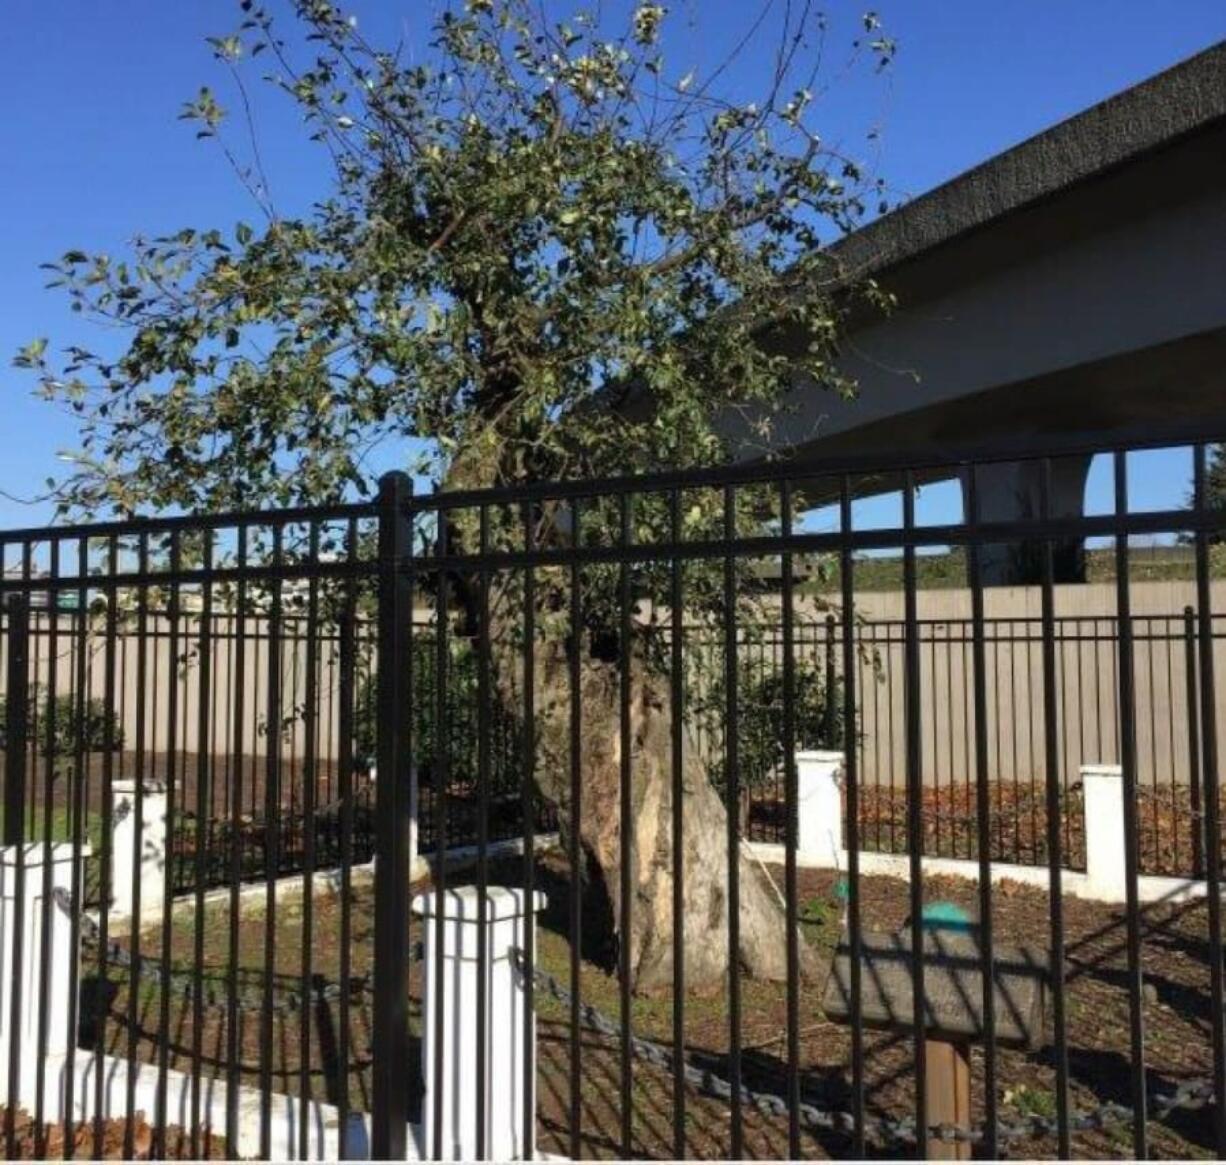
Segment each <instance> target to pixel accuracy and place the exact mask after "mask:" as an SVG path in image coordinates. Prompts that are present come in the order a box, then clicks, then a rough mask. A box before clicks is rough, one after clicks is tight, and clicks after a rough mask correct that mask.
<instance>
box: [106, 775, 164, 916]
mask: <svg viewBox="0 0 1226 1165" xmlns="http://www.w3.org/2000/svg"><path fill="white" fill-rule="evenodd" d="M111 788H112V791H113V793H114V809H113V813H112V817H111V820H112V821H113V823H114V825H113V828H112V832H111V841H112V848H111V911H112V913H113V914H115V915H116V916H120V917H124V918H131V917H132V906H133V889H134V885H135V883H134V880H133V879H134V877H135V878H136V879H139V881H140V921H141V922H142V923H148V922H155V921H157V920H158V919H159V918H161V917H162V907H163V904H164V896H165V892H166V855H167V847H166V789H165V786H163V785H160V784H153V783H150V782H146V783H145V791H144V795H143V796H142V798H141V802H142V804H141V818H142V822H141V829H140V838H139V842H140V852H139V853H138V852H137V840H138V839H137V831H136V782H135V781H134V780H131V779H129V778H119V779H118V780H116V781H115V782H114V783H113V784H112V786H111Z"/></svg>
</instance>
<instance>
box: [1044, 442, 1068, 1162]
mask: <svg viewBox="0 0 1226 1165" xmlns="http://www.w3.org/2000/svg"><path fill="white" fill-rule="evenodd" d="M1039 493H1040V499H1039V500H1040V512H1041V514H1042V517H1043V521H1045V522H1049V521H1051V517H1052V514H1051V495H1052V485H1051V458H1050V457H1045V458H1044V459H1043V463H1042V471H1041V477H1040V490H1039ZM1042 555H1043V563H1042V567H1043V583H1042V612H1043V613H1042V624H1043V739H1044V744H1045V768H1046V772H1045V774H1044V775H1045V777H1046V782H1047V786H1046V791H1047V863H1048V867H1047V868H1048V904H1049V909H1050V911H1051V928H1050V942H1051V970H1050V974H1051V986H1052V1012H1053V1022H1054V1025H1055V1037H1056V1121H1057V1126H1058V1129H1057V1139H1058V1147H1059V1155H1060V1157H1061V1159H1067V1158H1068V1156H1069V1111H1068V1032H1067V1030H1066V1020H1065V1006H1064V890H1063V882H1062V877H1061V864H1062V853H1061V844H1060V842H1061V838H1060V817H1061V812H1060V774H1059V767H1060V741H1059V737H1058V735H1057V731H1058V729H1059V727H1060V725H1059V705H1058V702H1057V692H1056V610H1055V587H1054V582H1055V580H1054V568H1053V551H1052V543H1051V539H1050V538H1045V539H1044V540H1043V545H1042Z"/></svg>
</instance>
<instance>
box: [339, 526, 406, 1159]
mask: <svg viewBox="0 0 1226 1165" xmlns="http://www.w3.org/2000/svg"><path fill="white" fill-rule="evenodd" d="M357 549H358V535H357V523H356V521H354V520H353V519H351V520H350V522H349V529H348V535H347V541H346V551H347V556H348V559H349V563H350V565H352V564H353V563H354V561H355V560H356V557H357ZM408 589H409V594H410V595H411V594H412V593H413V587H412V578H411V576H410V578H409V580H408ZM356 602H357V600H356V595H355V594H354V584H353V579H352V577H348V578H346V579H345V584H344V594H343V597H342V600H341V604H342V605H341V613H340V625H339V627H338V628H337V640H338V642H337V655H338V657H339V658H338V662H337V666H338V667H339V669H340V675H339V677H338V681H337V689H338V690H337V703H338V705H339V707H338V710H337V755H336V763H337V768H338V770H339V781H338V785H339V791H340V798H341V807H340V821H341V837H340V843H341V844H340V849H341V852H340V859H341V925H340V945H341V949H340V977H341V997H340V999H339V1000H338V1001H337V1010H338V1013H339V1018H340V1031H339V1032H338V1033H337V1038H336V1047H337V1062H338V1065H339V1069H340V1070H339V1071H338V1072H337V1092H338V1095H337V1098H336V1115H337V1121H336V1124H337V1128H338V1129H339V1130H340V1132H339V1135H340V1144H339V1145H338V1147H337V1157H338V1159H340V1160H342V1161H345V1160H348V1159H349V1153H350V1146H349V1138H348V1129H349V1119H350V1100H349V1055H350V1050H349V1024H350V1021H351V1015H350V1000H349V996H350V977H351V975H352V967H353V954H352V951H351V950H350V944H351V941H352V936H353V902H352V869H353V808H354V806H353V770H354V756H353V699H354V667H355V663H356V653H355V649H354V620H355V613H356ZM410 621H411V620H410ZM409 658H410V660H411V659H412V652H411V651H410V655H409ZM405 683H406V685H407V686H408V687H409V688H410V690H411V688H412V674H411V672H410V674H409V675H408V676H407V677H406V679H405ZM407 751H408V752H409V755H410V757H411V756H412V749H411V746H410V748H409V749H408V750H407ZM411 763H412V762H411V761H410V772H411V771H412V768H411Z"/></svg>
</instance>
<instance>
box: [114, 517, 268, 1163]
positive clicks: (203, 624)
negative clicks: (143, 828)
mask: <svg viewBox="0 0 1226 1165" xmlns="http://www.w3.org/2000/svg"><path fill="white" fill-rule="evenodd" d="M200 551H201V560H200V566H201V578H202V581H201V583H200V614H199V617H198V624H197V631H198V635H197V644H198V651H199V653H200V655H199V662H198V664H197V667H198V672H197V677H198V678H197V682H196V822H195V828H194V830H193V831H192V844H193V847H194V849H195V854H194V857H195V861H194V863H193V864H194V867H195V871H194V872H195V888H194V889H195V897H194V901H193V904H192V915H193V919H194V930H193V933H192V940H193V941H192V950H193V965H192V1054H191V1077H192V1085H191V1088H192V1090H191V1120H190V1124H191V1128H190V1129H189V1130H188V1143H189V1145H190V1151H191V1155H192V1156H193V1157H199V1156H200V1105H201V1101H202V1099H203V1098H202V1096H201V1078H200V1073H201V1069H202V1067H203V1064H202V1058H203V1052H204V892H205V888H206V880H207V875H208V856H209V839H210V835H211V834H212V822H211V817H212V813H211V811H210V804H211V801H212V798H211V795H210V793H211V790H210V785H211V783H212V759H213V758H212V755H211V753H210V749H209V729H210V724H209V703H210V697H211V693H212V680H213V639H212V622H213V584H212V583H211V582H210V581H209V575H210V574H211V573H212V569H213V533H212V531H206V532H204V533H203V536H202V542H201V546H200ZM279 729H280V724H279V723H276V724H270V725H269V733H270V734H271V733H273V732H277V731H279ZM138 788H139V783H138Z"/></svg>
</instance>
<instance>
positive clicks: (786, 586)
mask: <svg viewBox="0 0 1226 1165" xmlns="http://www.w3.org/2000/svg"><path fill="white" fill-rule="evenodd" d="M779 508H780V530H781V532H782V536H783V560H782V562H781V564H780V565H781V567H782V570H781V583H782V588H783V594H782V595H781V599H782V604H783V610H782V630H783V724H782V728H783V781H784V792H783V799H784V804H785V805H786V807H787V819H786V820H787V827H786V828H787V836H786V841H785V843H784V855H783V898H784V916H785V917H784V926H785V927H786V928H787V976H788V982H787V1003H786V1006H787V1028H788V1036H787V1056H788V1062H787V1095H788V1156H789V1157H792V1158H793V1159H795V1158H797V1157H799V1156H800V934H799V925H798V923H797V917H796V915H797V910H796V903H797V898H798V890H797V883H796V846H797V844H798V839H797V815H798V813H799V808H798V805H797V802H798V800H799V790H798V788H797V774H796V645H795V609H794V595H793V589H794V579H793V562H792V552H791V550H790V549H789V548H788V543H789V541H790V539H791V537H792V483H791V482H790V481H788V480H787V479H786V478H785V479H784V480H783V482H782V483H781V484H780V491H779ZM729 516H730V518H731V519H732V520H733V521H735V519H736V513H735V510H733V511H732V512H731V514H730V515H729ZM729 533H730V535H734V534H735V531H729ZM733 602H735V597H733ZM732 626H733V627H735V626H736V625H735V624H732ZM825 647H826V659H825V677H826V684H827V687H826V699H825V712H824V718H825V740H826V742H827V743H829V742H830V740H831V737H830V731H831V728H832V722H833V715H832V712H833V708H834V694H833V687H834V654H833V647H834V622H833V619H830V618H828V619H827V621H826V643H825ZM738 711H739V709H738ZM736 806H737V801H735V800H731V801H730V803H729V817H730V818H731V819H732V820H734V821H735V817H736ZM728 860H729V862H732V861H735V862H736V863H737V864H738V866H739V864H740V851H739V847H738V849H737V851H736V853H735V854H730V855H729V858H728ZM729 877H731V872H730V873H729ZM738 899H739V895H738ZM730 908H731V904H730ZM730 957H731V963H732V974H733V975H734V976H735V975H736V974H737V968H738V966H739V963H740V952H739V950H738V949H737V948H736V947H734V948H733V949H732V951H731V952H730ZM737 1003H738V1011H739V1003H740V999H739V992H738V999H737ZM735 1047H736V1058H737V1059H738V1060H739V1058H740V1024H739V1022H738V1024H737V1044H736V1045H735ZM738 1083H739V1081H738ZM733 1156H735V1157H740V1156H741V1153H740V1152H735V1153H734V1154H733Z"/></svg>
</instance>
